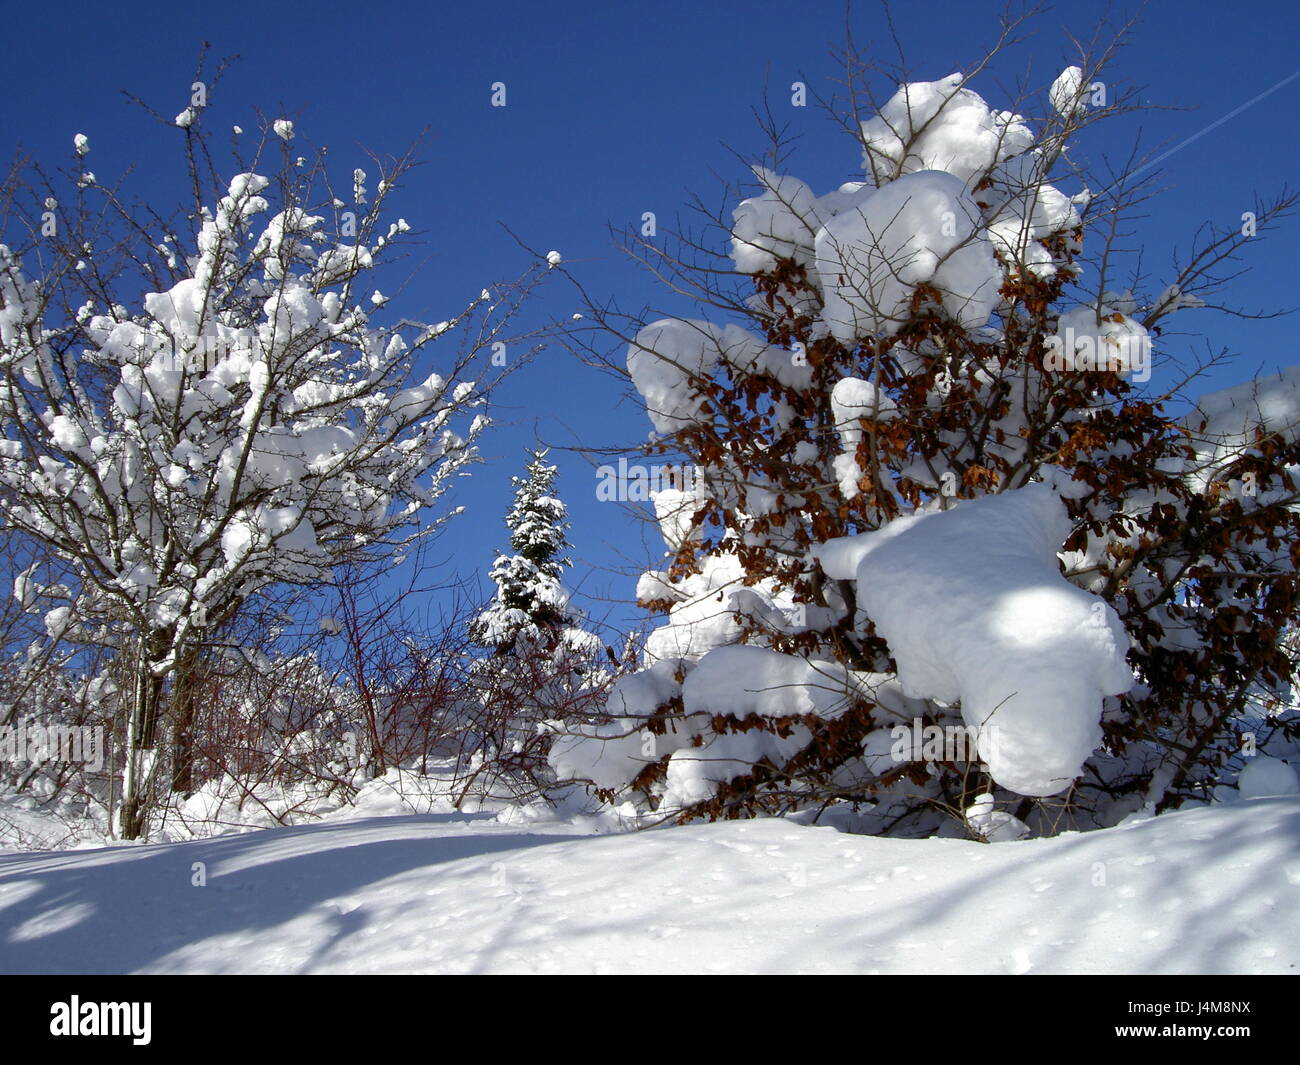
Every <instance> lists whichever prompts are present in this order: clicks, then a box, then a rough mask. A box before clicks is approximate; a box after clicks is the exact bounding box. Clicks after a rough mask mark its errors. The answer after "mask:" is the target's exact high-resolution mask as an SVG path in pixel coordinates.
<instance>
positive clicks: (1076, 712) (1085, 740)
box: [821, 484, 1133, 796]
mask: <svg viewBox="0 0 1300 1065" xmlns="http://www.w3.org/2000/svg"><path fill="white" fill-rule="evenodd" d="M1069 533H1070V522H1069V519H1068V517H1067V516H1066V513H1065V508H1064V506H1063V505H1062V504H1061V501H1060V499H1059V498H1058V497H1057V495H1056V494H1055V493H1054V492H1053V491H1052V490H1051V489H1050V488H1049V487H1048V486H1046V485H1041V484H1033V485H1028V486H1026V487H1024V488H1020V489H1016V490H1014V491H1009V492H1004V493H1002V494H1001V495H995V496H987V497H985V498H983V499H977V500H972V501H970V502H965V503H960V504H958V505H957V506H956V507H954V508H953V509H951V510H948V511H940V512H935V513H929V514H921V515H917V516H912V517H907V518H901V519H898V520H896V521H894V522H892V523H890V524H889V525H888V526H886V527H885V528H884V529H882V530H880V531H878V532H873V533H866V534H863V535H861V536H857V537H848V538H845V539H842V540H839V541H832V542H831V544H830V545H828V546H827V547H826V548H823V549H822V551H821V560H822V568H823V569H825V570H826V572H827V573H828V575H829V576H831V577H836V578H841V579H842V578H845V577H850V576H851V577H853V578H854V579H856V582H857V588H858V603H859V607H860V611H861V612H862V614H863V615H864V616H865V617H867V618H870V619H871V620H872V621H873V622H874V623H875V626H876V631H877V632H878V633H879V634H880V635H881V636H883V637H884V638H885V640H886V641H887V642H888V644H889V647H890V650H891V651H892V652H893V655H894V659H895V661H896V662H897V663H898V677H899V680H900V681H901V682H902V685H903V688H904V690H905V692H906V693H907V694H908V695H909V696H912V697H914V698H930V699H936V700H939V701H940V702H943V703H954V702H956V701H957V700H961V711H962V718H963V719H964V721H965V722H966V724H967V725H968V726H970V727H971V728H973V729H976V730H977V735H978V737H979V738H978V747H979V752H980V757H981V758H982V759H983V760H984V761H985V762H986V763H987V764H988V766H989V770H990V772H991V773H992V775H993V778H994V780H996V781H997V782H998V783H999V784H1001V785H1002V786H1003V787H1006V788H1009V789H1011V790H1012V791H1015V792H1017V793H1019V794H1021V795H1036V796H1045V795H1055V794H1057V793H1058V792H1060V791H1062V790H1064V789H1065V788H1066V787H1068V786H1069V784H1070V782H1071V781H1073V780H1074V779H1075V778H1076V777H1077V776H1078V775H1079V772H1080V771H1081V769H1082V766H1083V763H1084V762H1085V761H1086V760H1087V758H1088V756H1089V755H1090V754H1092V752H1093V751H1094V750H1095V749H1096V748H1097V747H1098V746H1099V744H1100V743H1101V725H1100V720H1101V710H1102V700H1103V697H1105V696H1107V695H1118V694H1120V693H1122V692H1125V691H1127V690H1128V689H1129V688H1130V687H1131V686H1132V683H1133V674H1132V671H1131V670H1130V669H1129V667H1128V663H1127V661H1126V659H1125V653H1126V651H1127V649H1128V637H1127V635H1126V633H1125V630H1124V627H1123V624H1122V623H1121V621H1120V619H1119V617H1118V616H1117V615H1116V614H1115V612H1114V611H1113V610H1112V609H1111V608H1110V607H1109V606H1108V605H1107V604H1106V603H1105V602H1103V601H1102V600H1100V599H1098V598H1097V597H1096V596H1093V595H1090V594H1088V593H1087V592H1085V591H1083V590H1082V589H1081V588H1078V587H1077V586H1075V585H1073V584H1071V583H1070V582H1069V581H1067V580H1065V579H1064V578H1063V577H1062V576H1061V574H1060V569H1059V567H1058V564H1057V557H1056V556H1057V552H1058V551H1059V550H1060V548H1061V545H1062V544H1063V543H1064V541H1065V539H1066V537H1067V536H1068V535H1069Z"/></svg>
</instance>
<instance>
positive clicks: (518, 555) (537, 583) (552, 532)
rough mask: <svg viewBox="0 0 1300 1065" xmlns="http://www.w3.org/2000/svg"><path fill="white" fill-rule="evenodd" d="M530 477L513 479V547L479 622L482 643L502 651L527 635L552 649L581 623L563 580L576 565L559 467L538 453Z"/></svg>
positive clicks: (502, 558)
mask: <svg viewBox="0 0 1300 1065" xmlns="http://www.w3.org/2000/svg"><path fill="white" fill-rule="evenodd" d="M530 455H531V457H530V459H529V461H528V465H527V466H526V467H525V470H524V476H522V477H512V478H510V482H511V484H513V485H514V487H515V496H514V502H513V503H512V504H511V507H510V510H509V511H508V512H507V514H506V528H507V529H509V530H510V547H511V549H512V550H513V551H514V554H506V553H504V552H502V553H501V554H498V555H497V558H496V561H495V562H494V563H493V565H492V571H491V578H492V582H493V583H494V584H495V585H496V588H497V590H496V594H495V595H494V596H493V599H492V602H491V604H490V605H489V606H488V607H487V609H485V610H484V611H483V612H482V613H481V614H480V615H479V616H478V617H477V618H476V619H475V621H474V624H473V630H474V634H475V636H476V638H477V639H478V640H479V641H480V642H481V643H483V644H484V645H485V646H489V647H493V648H496V649H497V650H499V651H503V652H504V651H508V650H510V649H511V648H513V647H514V645H515V643H516V641H517V640H518V639H519V637H520V635H521V634H525V635H526V636H527V637H528V638H529V640H530V641H531V642H533V643H537V642H541V643H546V642H548V641H549V640H553V639H555V638H558V636H559V635H560V633H561V632H562V631H563V630H564V629H565V628H568V627H570V626H572V625H573V624H574V623H575V622H577V621H578V618H579V616H578V614H577V612H576V611H575V610H574V608H572V607H571V606H570V604H569V593H568V591H567V590H566V589H565V587H564V583H563V576H564V570H565V568H566V567H568V566H571V565H572V560H571V559H570V558H569V557H568V556H567V555H565V553H564V552H565V551H566V550H567V549H568V547H569V543H568V540H567V539H566V534H567V532H568V530H569V521H568V508H566V507H565V505H564V503H563V501H562V500H560V499H559V498H558V497H557V496H556V495H555V494H554V489H555V478H556V475H557V474H558V473H559V467H557V466H550V465H547V463H546V461H545V460H546V452H545V450H542V451H533V452H531V453H530Z"/></svg>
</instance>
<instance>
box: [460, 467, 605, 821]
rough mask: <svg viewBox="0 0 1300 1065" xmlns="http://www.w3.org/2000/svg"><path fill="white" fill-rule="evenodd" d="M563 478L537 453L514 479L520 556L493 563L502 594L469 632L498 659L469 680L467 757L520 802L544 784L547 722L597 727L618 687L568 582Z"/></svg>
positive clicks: (481, 776) (513, 517) (509, 517)
mask: <svg viewBox="0 0 1300 1065" xmlns="http://www.w3.org/2000/svg"><path fill="white" fill-rule="evenodd" d="M558 472H559V470H558V467H556V466H553V465H550V464H548V463H547V462H546V452H545V451H544V450H541V451H533V452H530V458H529V461H528V464H527V466H526V467H525V471H524V476H522V477H512V478H511V483H512V484H513V485H514V488H515V495H514V501H513V503H512V504H511V507H510V510H509V511H508V512H507V514H506V527H507V528H508V529H509V531H510V547H511V549H512V550H513V552H514V554H505V553H501V554H499V555H498V556H497V559H496V562H495V563H494V564H493V566H492V572H491V576H492V581H493V583H494V584H495V585H496V589H497V590H496V594H495V596H494V597H493V599H492V602H491V603H490V604H489V605H488V606H487V608H486V609H484V610H483V611H482V612H481V613H480V614H479V615H478V616H477V617H476V618H475V619H474V621H473V622H472V623H471V626H470V629H471V632H472V634H473V637H474V639H475V640H476V641H477V642H478V643H479V644H480V645H482V646H485V647H490V648H492V649H493V653H492V654H491V655H490V656H488V657H485V658H483V659H481V660H479V661H477V662H476V663H475V664H474V668H473V672H472V677H471V684H470V687H471V689H472V691H473V693H474V695H475V698H476V701H477V707H476V710H475V714H474V716H475V725H476V733H477V736H478V740H477V742H476V743H475V745H474V748H473V749H472V750H471V751H469V752H468V754H469V757H470V759H471V760H472V763H473V764H472V765H471V766H470V767H469V772H470V773H471V776H473V777H475V779H476V783H477V786H478V787H479V788H480V790H483V789H485V788H486V789H487V790H491V789H492V788H497V789H498V790H500V789H502V788H508V789H509V791H510V793H511V794H513V795H514V796H516V797H521V798H522V797H524V796H525V795H527V794H529V793H533V794H535V793H536V791H537V789H538V788H539V786H541V785H542V784H544V783H545V781H543V779H542V776H541V775H539V774H541V771H542V770H544V769H545V766H546V755H547V752H548V750H549V747H550V743H551V737H552V735H553V733H554V727H553V726H552V725H551V724H548V723H554V722H563V723H564V724H565V725H566V726H569V725H575V724H580V723H590V722H592V721H593V720H595V719H596V717H597V715H598V714H599V711H600V707H601V704H602V703H603V699H604V695H605V692H606V689H607V687H608V685H609V683H610V682H611V680H612V678H613V673H612V672H611V671H610V669H609V668H608V663H607V662H606V661H605V660H604V658H603V653H604V648H603V645H602V644H601V641H600V639H599V637H597V636H596V634H595V633H593V632H591V631H590V630H588V629H587V628H585V627H584V616H583V613H582V611H580V610H579V609H578V608H577V607H576V606H575V605H574V604H573V603H572V601H571V597H570V593H569V591H568V589H567V588H565V586H564V583H563V576H564V571H565V569H566V568H567V567H569V566H571V565H572V562H571V560H570V559H569V557H568V556H567V554H566V552H567V551H568V549H569V543H568V540H567V532H568V530H569V527H570V526H569V521H568V508H567V507H566V506H565V504H564V502H563V500H561V499H560V498H559V497H558V496H557V495H556V493H555V480H556V476H557V474H558ZM480 767H481V770H480ZM489 780H490V781H491V783H490V784H489Z"/></svg>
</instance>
